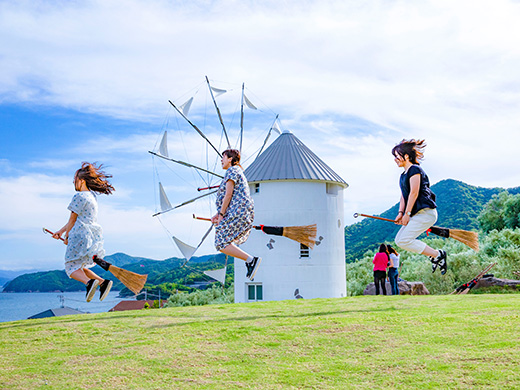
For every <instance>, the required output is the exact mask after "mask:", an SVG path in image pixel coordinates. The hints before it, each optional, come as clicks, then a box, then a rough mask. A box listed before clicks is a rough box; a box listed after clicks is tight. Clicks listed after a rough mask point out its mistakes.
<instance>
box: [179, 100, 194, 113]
mask: <svg viewBox="0 0 520 390" xmlns="http://www.w3.org/2000/svg"><path fill="white" fill-rule="evenodd" d="M192 102H193V97H191V98H189V99H188V100H187V101H186V102H185V103H184V104H182V105H181V106H180V107H179V108H180V109H181V111H182V113H183V114H184V116H188V113H189V112H190V108H191V103H192Z"/></svg>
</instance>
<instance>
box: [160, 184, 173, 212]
mask: <svg viewBox="0 0 520 390" xmlns="http://www.w3.org/2000/svg"><path fill="white" fill-rule="evenodd" d="M159 198H160V199H159V200H160V201H161V211H163V212H164V211H166V210H171V209H172V204H171V203H170V201H169V200H168V197H167V196H166V192H165V191H164V187H163V185H162V184H161V182H159Z"/></svg>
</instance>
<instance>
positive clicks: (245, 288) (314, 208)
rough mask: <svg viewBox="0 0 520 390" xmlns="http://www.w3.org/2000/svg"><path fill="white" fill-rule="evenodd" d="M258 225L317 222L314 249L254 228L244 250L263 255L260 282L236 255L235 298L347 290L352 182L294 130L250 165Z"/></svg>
mask: <svg viewBox="0 0 520 390" xmlns="http://www.w3.org/2000/svg"><path fill="white" fill-rule="evenodd" d="M245 175H246V178H247V180H248V182H249V186H250V190H251V196H252V198H253V200H254V202H255V225H260V224H263V225H266V226H267V225H269V226H301V225H310V224H314V223H316V224H317V229H318V234H317V242H316V245H315V246H314V249H309V248H307V247H305V246H303V245H301V244H299V243H298V242H295V241H293V240H290V239H288V238H285V237H280V236H270V235H266V234H263V233H261V232H259V231H253V232H251V235H250V236H249V238H248V240H247V241H246V243H244V244H243V249H244V250H245V251H246V252H248V253H251V254H253V255H254V256H261V257H262V263H261V265H260V267H259V269H258V272H257V273H256V275H255V278H254V281H250V280H248V279H246V278H245V274H246V267H245V263H244V262H243V261H242V260H236V259H235V302H248V301H257V300H268V301H273V300H283V299H294V298H306V299H308V298H339V297H344V296H345V295H346V275H345V236H344V228H343V220H344V216H343V190H344V189H345V188H347V187H348V184H347V183H346V182H345V181H344V180H343V179H342V178H341V177H339V176H338V175H337V174H336V173H335V172H334V171H333V170H332V169H331V168H330V167H328V166H327V164H325V163H324V162H323V161H322V160H321V159H320V158H319V157H318V156H316V155H315V154H314V153H313V152H312V151H311V150H310V149H309V148H307V147H306V146H305V145H304V144H303V143H302V142H301V141H300V140H299V139H298V138H296V137H295V136H294V135H293V134H292V133H290V132H287V131H285V132H284V133H282V134H281V135H280V136H279V137H278V138H277V139H276V140H275V141H274V142H273V143H272V144H271V145H270V146H269V148H267V149H266V150H265V151H264V152H263V153H262V154H261V155H260V156H259V157H258V158H257V159H256V160H255V161H254V162H253V163H252V164H251V165H250V166H249V167H248V168H247V169H246V170H245Z"/></svg>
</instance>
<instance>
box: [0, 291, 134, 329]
mask: <svg viewBox="0 0 520 390" xmlns="http://www.w3.org/2000/svg"><path fill="white" fill-rule="evenodd" d="M118 295H119V291H111V292H110V293H109V294H108V296H107V297H106V298H105V299H104V300H103V302H100V301H99V291H98V292H96V296H95V297H94V299H93V300H92V301H90V302H85V293H84V292H82V291H78V292H65V293H59V292H58V293H0V322H6V321H17V320H25V319H27V318H28V317H31V316H33V315H35V314H38V313H41V312H42V311H45V310H49V309H55V308H58V307H61V306H62V298H60V296H63V305H64V306H66V307H70V308H72V309H76V310H80V311H83V312H86V313H102V312H107V311H109V310H110V309H112V308H113V307H114V306H115V305H117V304H118V303H119V302H121V301H124V300H130V299H131V298H118V297H117V296H118Z"/></svg>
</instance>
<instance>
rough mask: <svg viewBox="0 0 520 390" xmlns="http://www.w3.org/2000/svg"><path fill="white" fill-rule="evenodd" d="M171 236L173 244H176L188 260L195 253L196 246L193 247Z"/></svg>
mask: <svg viewBox="0 0 520 390" xmlns="http://www.w3.org/2000/svg"><path fill="white" fill-rule="evenodd" d="M172 238H173V241H174V242H175V244H177V248H179V250H180V251H181V253H182V255H183V256H184V258H185V259H186V261H190V259H191V258H192V256H193V254H194V253H195V251H196V250H197V248H195V247H194V246H191V245H188V244H186V243H185V242H182V241H181V240H179V239H178V238H177V237H175V236H172Z"/></svg>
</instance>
